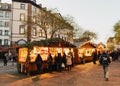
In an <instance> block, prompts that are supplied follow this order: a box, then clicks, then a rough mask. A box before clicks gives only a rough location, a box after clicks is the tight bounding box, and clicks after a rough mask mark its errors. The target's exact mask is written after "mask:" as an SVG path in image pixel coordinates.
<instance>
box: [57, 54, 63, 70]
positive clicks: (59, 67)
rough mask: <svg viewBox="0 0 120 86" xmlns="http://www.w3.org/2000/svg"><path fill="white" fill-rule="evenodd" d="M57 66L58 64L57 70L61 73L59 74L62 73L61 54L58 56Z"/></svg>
mask: <svg viewBox="0 0 120 86" xmlns="http://www.w3.org/2000/svg"><path fill="white" fill-rule="evenodd" d="M56 64H57V70H58V71H59V72H61V70H62V67H61V66H62V56H61V53H58V56H57V58H56Z"/></svg>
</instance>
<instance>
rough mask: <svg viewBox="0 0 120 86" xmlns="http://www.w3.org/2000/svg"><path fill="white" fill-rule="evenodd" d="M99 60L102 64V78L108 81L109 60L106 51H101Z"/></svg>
mask: <svg viewBox="0 0 120 86" xmlns="http://www.w3.org/2000/svg"><path fill="white" fill-rule="evenodd" d="M100 62H101V64H102V66H103V71H104V78H105V80H106V81H108V77H109V75H108V66H109V64H110V62H111V60H110V56H109V55H108V54H107V53H106V52H103V53H102V54H101V56H100Z"/></svg>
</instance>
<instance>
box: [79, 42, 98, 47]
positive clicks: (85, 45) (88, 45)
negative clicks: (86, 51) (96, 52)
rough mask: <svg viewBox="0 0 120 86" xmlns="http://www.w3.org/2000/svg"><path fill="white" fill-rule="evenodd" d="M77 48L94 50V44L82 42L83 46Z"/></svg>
mask: <svg viewBox="0 0 120 86" xmlns="http://www.w3.org/2000/svg"><path fill="white" fill-rule="evenodd" d="M79 48H96V44H94V43H92V42H90V41H88V42H84V43H83V44H80V45H79Z"/></svg>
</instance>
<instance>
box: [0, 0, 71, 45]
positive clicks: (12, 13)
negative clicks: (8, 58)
mask: <svg viewBox="0 0 120 86" xmlns="http://www.w3.org/2000/svg"><path fill="white" fill-rule="evenodd" d="M43 12H44V10H43V8H42V6H41V4H37V3H36V0H12V3H11V4H7V3H0V45H8V46H10V45H11V46H14V45H22V44H27V43H29V42H31V41H40V40H44V39H45V33H44V30H43V29H42V28H41V27H39V26H37V25H34V24H32V23H31V21H35V19H34V15H36V14H37V13H43ZM58 14H59V13H58ZM58 17H60V16H59V15H58ZM48 28H49V29H47V35H48V38H50V37H51V36H50V35H51V34H50V33H51V32H50V31H51V30H50V29H51V27H50V26H49V27H48ZM72 31H73V30H70V29H68V28H66V29H63V30H57V31H56V33H55V34H54V36H53V38H56V37H60V38H63V39H64V40H65V41H68V42H70V43H73V39H72V38H73V37H72V35H71V34H70V33H71V32H72Z"/></svg>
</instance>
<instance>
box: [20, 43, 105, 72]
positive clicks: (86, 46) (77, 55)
mask: <svg viewBox="0 0 120 86" xmlns="http://www.w3.org/2000/svg"><path fill="white" fill-rule="evenodd" d="M104 48H105V46H104V45H103V44H102V43H101V44H99V45H96V44H94V43H91V42H84V43H78V44H75V45H72V44H70V43H66V42H65V41H58V42H52V43H51V44H50V45H49V46H47V47H44V46H34V47H33V49H32V50H31V51H30V63H29V71H31V72H34V71H36V70H37V68H36V65H35V60H36V56H37V54H40V55H41V57H42V60H43V65H42V70H44V69H46V68H47V66H48V65H47V57H48V53H51V55H52V57H53V58H54V57H55V56H56V54H57V53H61V54H62V53H63V52H65V53H66V54H67V53H68V52H71V53H72V54H73V63H74V64H79V63H81V62H83V61H85V62H87V61H92V53H93V51H95V49H97V51H100V52H102V50H103V49H104ZM28 51H29V49H28V48H27V47H24V48H19V52H18V72H26V70H25V62H26V59H27V55H28Z"/></svg>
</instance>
